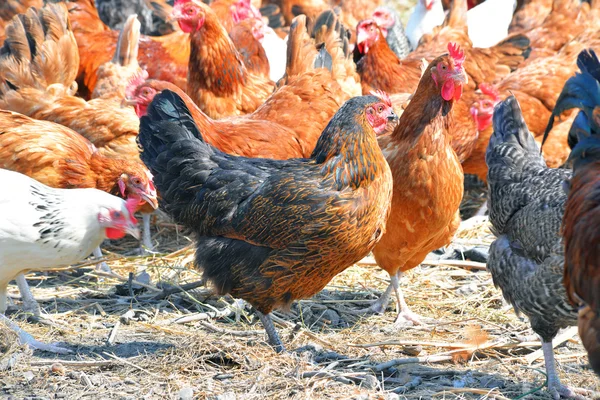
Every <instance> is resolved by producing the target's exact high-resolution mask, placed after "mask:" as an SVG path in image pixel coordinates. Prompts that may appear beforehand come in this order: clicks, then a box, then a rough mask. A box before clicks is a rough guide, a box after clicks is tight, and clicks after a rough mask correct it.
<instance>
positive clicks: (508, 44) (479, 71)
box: [356, 20, 530, 93]
mask: <svg viewBox="0 0 600 400" xmlns="http://www.w3.org/2000/svg"><path fill="white" fill-rule="evenodd" d="M356 29H357V41H356V45H357V48H358V51H360V52H361V53H363V54H364V56H363V57H362V58H361V59H360V61H358V63H357V71H358V72H359V74H360V76H361V80H362V87H363V92H367V93H368V92H369V91H371V90H373V89H379V90H384V91H387V92H390V93H412V92H414V90H415V89H416V87H417V84H418V82H419V78H420V76H421V73H420V64H421V60H422V59H423V58H425V59H426V60H427V61H430V60H432V59H434V58H435V56H437V55H438V54H440V53H441V52H442V51H443V50H442V49H441V48H440V44H441V43H440V41H441V40H442V39H443V37H460V35H454V34H447V33H448V31H440V35H439V36H435V37H431V38H430V39H429V40H428V42H427V45H426V46H423V47H420V48H418V49H417V50H416V51H414V52H412V53H411V54H410V55H409V56H408V57H406V58H405V59H403V60H399V59H398V57H396V55H395V54H394V53H393V52H392V51H391V50H390V48H389V46H388V45H387V43H386V42H385V40H382V38H383V36H382V33H381V30H380V29H378V27H377V24H376V23H375V22H374V21H373V20H365V21H361V22H360V23H359V24H358V27H357V28H356ZM447 43H448V42H446V45H447ZM426 47H427V48H426ZM464 51H465V54H466V56H467V60H466V61H465V65H464V67H465V71H466V73H467V75H468V76H469V81H470V82H469V84H468V85H466V87H465V89H475V88H476V87H477V86H478V85H479V84H480V83H483V82H495V81H497V80H500V79H501V78H502V77H504V76H506V75H508V74H510V72H511V71H514V70H515V69H517V67H518V66H519V65H520V64H521V63H522V62H523V61H524V60H525V59H526V58H527V56H528V54H529V51H530V48H529V40H528V39H527V37H526V36H524V35H514V36H511V37H509V38H507V39H506V40H504V41H502V42H500V43H498V44H497V45H496V46H494V47H491V48H489V49H479V48H471V49H465V50H464Z"/></svg>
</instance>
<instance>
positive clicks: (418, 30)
mask: <svg viewBox="0 0 600 400" xmlns="http://www.w3.org/2000/svg"><path fill="white" fill-rule="evenodd" d="M445 17H446V15H445V13H444V6H443V5H442V0H433V6H432V7H431V10H428V9H427V8H426V7H425V4H424V3H423V1H422V0H418V1H417V5H416V6H415V9H414V10H413V12H412V14H411V15H410V18H409V20H408V24H406V29H405V30H404V32H405V33H406V36H407V37H408V40H409V41H410V45H411V46H412V48H413V49H415V48H417V46H418V44H419V40H420V39H421V36H423V35H424V34H426V33H431V31H432V30H433V28H435V27H436V26H438V25H441V24H442V23H443V22H444V18H445Z"/></svg>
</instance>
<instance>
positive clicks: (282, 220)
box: [138, 91, 397, 351]
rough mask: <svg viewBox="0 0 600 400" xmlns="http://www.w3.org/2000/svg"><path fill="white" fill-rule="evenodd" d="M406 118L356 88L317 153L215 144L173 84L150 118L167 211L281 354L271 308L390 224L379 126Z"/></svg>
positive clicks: (315, 284)
mask: <svg viewBox="0 0 600 400" xmlns="http://www.w3.org/2000/svg"><path fill="white" fill-rule="evenodd" d="M396 118H397V117H396V115H395V114H394V111H393V109H392V107H391V103H390V101H389V99H388V98H387V97H384V98H379V97H375V96H362V97H355V98H352V99H350V100H348V101H347V102H346V103H344V105H343V106H342V107H341V108H340V110H339V111H338V113H337V114H336V115H335V116H334V117H333V119H332V120H331V122H330V123H329V125H328V126H327V127H326V128H325V130H324V131H323V134H322V135H321V137H320V139H319V141H318V143H317V146H316V148H315V150H314V152H313V154H312V157H311V158H309V159H291V160H269V159H259V158H256V159H252V158H244V157H235V156H230V155H227V154H224V153H222V152H220V151H219V150H217V149H215V148H214V147H212V146H210V145H208V144H206V143H205V142H204V141H203V139H202V137H201V134H200V132H199V131H198V129H197V127H196V125H195V123H194V121H193V119H192V117H191V115H190V113H189V111H188V110H187V107H186V106H185V103H184V102H183V101H182V100H181V98H179V97H178V96H177V95H176V94H174V93H173V92H171V91H164V92H163V93H161V94H159V95H158V96H156V98H155V99H154V101H153V102H152V103H151V104H150V107H149V108H148V114H147V115H146V116H145V117H142V119H141V122H140V133H139V136H138V138H139V142H140V144H141V146H142V148H143V150H142V153H141V158H142V160H143V161H144V162H145V163H146V165H147V166H148V167H149V168H150V170H151V171H152V172H153V173H154V174H155V182H156V184H157V187H158V190H159V191H160V193H161V199H160V206H161V208H162V209H163V210H165V211H166V212H167V213H168V214H169V215H171V216H172V217H173V219H174V220H175V221H176V222H177V223H179V224H183V225H185V226H187V227H189V228H191V229H192V230H193V231H194V232H195V233H196V239H197V242H198V243H197V247H196V264H197V265H198V267H200V268H202V269H203V270H204V276H205V278H206V279H208V280H209V281H211V282H212V283H213V284H214V286H215V289H216V290H217V292H219V293H222V294H225V293H230V294H231V295H232V296H234V297H239V298H242V299H244V300H246V301H248V302H249V303H250V304H251V305H252V306H254V308H255V309H256V310H257V313H258V315H259V317H260V319H261V321H262V322H263V324H264V325H265V328H266V331H267V333H268V335H269V340H270V343H271V344H273V345H274V346H275V348H276V350H277V351H282V350H283V349H284V347H283V344H282V343H281V340H280V339H279V337H278V335H277V333H276V331H275V328H274V326H273V323H272V321H271V319H270V317H269V314H270V313H271V311H272V310H273V309H275V308H279V307H289V306H290V303H291V302H292V301H294V300H296V299H303V298H307V297H310V296H312V295H314V294H315V293H317V292H318V291H320V290H321V289H323V287H324V286H325V285H326V284H327V283H328V282H329V281H330V280H331V279H332V278H333V277H334V276H335V275H337V274H338V273H340V272H342V271H343V270H344V269H346V268H347V267H349V266H350V265H352V264H353V263H354V262H356V261H358V260H360V259H361V258H362V257H364V256H365V255H366V254H368V253H369V251H370V250H371V249H372V248H373V246H375V244H376V243H377V241H378V240H379V239H380V238H381V235H382V234H383V232H384V231H385V221H386V220H387V217H388V213H389V207H390V199H391V194H392V177H391V173H390V170H389V167H388V165H387V163H386V161H385V158H384V157H383V155H382V154H381V150H380V149H379V146H378V145H377V140H376V134H377V132H382V131H383V130H385V129H386V128H387V125H388V121H389V120H395V119H396Z"/></svg>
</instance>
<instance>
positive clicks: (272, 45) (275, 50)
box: [260, 26, 287, 82]
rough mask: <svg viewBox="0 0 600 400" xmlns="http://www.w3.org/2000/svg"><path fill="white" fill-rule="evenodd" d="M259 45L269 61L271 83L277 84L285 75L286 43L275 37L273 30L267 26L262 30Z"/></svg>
mask: <svg viewBox="0 0 600 400" xmlns="http://www.w3.org/2000/svg"><path fill="white" fill-rule="evenodd" d="M260 43H261V44H262V46H263V48H264V49H265V53H266V55H267V59H268V60H269V71H270V72H269V76H270V78H271V80H272V81H275V82H277V81H278V80H279V79H281V77H282V76H283V74H285V65H286V60H287V41H285V40H283V39H282V38H280V37H279V36H277V34H276V33H275V31H274V30H273V28H270V27H268V26H267V27H265V28H264V37H263V38H262V40H261V42H260Z"/></svg>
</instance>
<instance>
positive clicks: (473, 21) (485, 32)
mask: <svg viewBox="0 0 600 400" xmlns="http://www.w3.org/2000/svg"><path fill="white" fill-rule="evenodd" d="M516 8H517V0H486V1H484V2H483V3H480V4H479V5H477V6H475V7H473V8H471V9H470V10H469V11H467V25H468V27H469V39H471V42H473V47H491V46H494V45H496V44H497V43H498V42H499V41H501V40H503V39H505V38H506V37H507V36H508V27H509V26H510V22H511V21H512V19H513V14H514V12H515V9H516Z"/></svg>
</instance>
